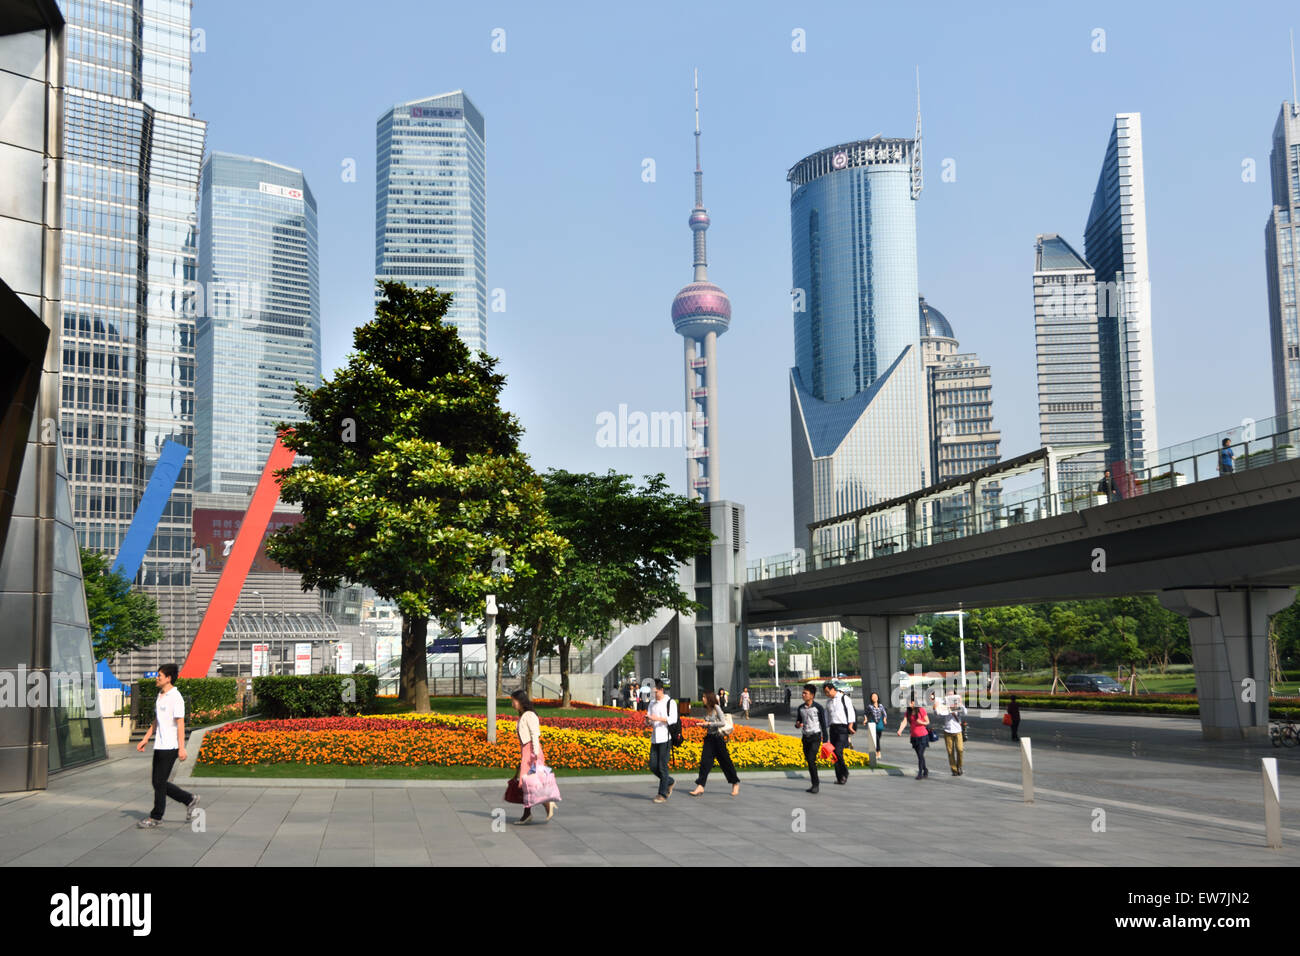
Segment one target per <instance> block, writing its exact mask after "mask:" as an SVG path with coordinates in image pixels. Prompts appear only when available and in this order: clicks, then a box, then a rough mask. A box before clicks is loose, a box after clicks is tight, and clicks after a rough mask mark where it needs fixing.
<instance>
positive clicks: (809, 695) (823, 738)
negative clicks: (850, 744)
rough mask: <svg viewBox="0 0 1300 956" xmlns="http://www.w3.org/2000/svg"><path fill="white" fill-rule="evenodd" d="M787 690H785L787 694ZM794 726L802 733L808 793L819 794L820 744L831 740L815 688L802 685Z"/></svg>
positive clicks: (813, 685)
mask: <svg viewBox="0 0 1300 956" xmlns="http://www.w3.org/2000/svg"><path fill="white" fill-rule="evenodd" d="M789 692H790V691H789V688H786V693H787V694H788V693H789ZM794 725H795V727H796V728H797V729H799V730H801V731H803V756H804V759H805V760H807V761H808V776H810V777H811V778H812V786H811V787H809V788H808V792H809V793H819V792H820V791H821V787H820V786H818V781H817V756H818V753H819V752H820V751H821V749H822V744H823V743H825V742H827V741H829V740H830V739H831V735H830V730H829V729H828V728H829V725H828V724H827V723H826V711H824V710H822V705H821V704H819V703H817V686H816V685H815V684H804V687H803V703H802V704H801V705H800V706H799V709H798V710H796V711H795V715H794Z"/></svg>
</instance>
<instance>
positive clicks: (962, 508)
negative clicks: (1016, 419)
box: [920, 296, 1002, 522]
mask: <svg viewBox="0 0 1300 956" xmlns="http://www.w3.org/2000/svg"><path fill="white" fill-rule="evenodd" d="M920 311H921V322H920V331H921V356H922V365H923V366H924V368H925V382H926V399H927V400H926V409H927V414H926V418H927V422H928V425H927V427H928V432H927V434H928V436H929V474H930V476H931V478H930V481H929V483H930V484H938V483H939V482H941V481H946V480H948V479H949V478H957V477H960V476H961V475H966V474H969V473H970V472H972V471H978V470H979V469H981V468H987V467H989V466H991V465H995V464H997V463H998V461H999V459H1000V458H1001V455H1000V454H999V450H998V446H999V444H1000V443H1001V441H1002V433H1001V432H999V431H998V430H997V429H996V428H994V427H993V371H992V369H991V368H990V367H989V366H988V365H984V364H982V363H981V362H980V360H979V356H978V355H976V354H974V353H973V352H969V353H959V352H958V351H957V349H958V347H959V343H958V342H957V339H956V337H955V336H954V335H953V331H952V325H951V324H949V322H948V319H947V318H946V317H945V316H944V314H943V313H942V312H940V311H939V310H938V309H936V308H935V307H934V306H932V305H931V304H930V303H928V302H926V301H925V297H924V296H922V297H921V302H920ZM999 494H1000V485H998V484H997V483H996V482H988V483H987V484H986V485H985V486H984V487H983V488H982V489H981V501H980V510H981V511H987V510H988V509H990V508H992V507H994V506H995V505H996V503H997V500H998V496H999ZM936 504H937V507H936V509H935V511H936V516H935V517H936V518H937V519H938V520H939V521H941V522H944V521H951V520H954V519H955V518H958V517H961V516H962V515H964V514H967V513H969V510H970V500H969V497H968V493H967V492H962V493H961V494H959V495H955V496H953V497H951V498H947V499H944V500H942V501H940V502H937V503H936Z"/></svg>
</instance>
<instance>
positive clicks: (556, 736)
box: [198, 714, 867, 771]
mask: <svg viewBox="0 0 1300 956" xmlns="http://www.w3.org/2000/svg"><path fill="white" fill-rule="evenodd" d="M682 725H683V726H682V732H683V736H684V737H685V738H686V739H685V742H684V743H683V744H682V746H681V747H678V748H675V749H674V750H673V752H672V753H673V755H672V764H671V766H672V767H673V768H674V769H678V770H691V769H694V768H695V767H697V766H698V765H699V762H700V748H701V744H702V742H703V740H704V734H705V728H704V726H703V725H702V724H700V722H699V721H696V720H693V719H692V718H685V719H684V720H683V721H682ZM486 728H487V721H486V719H485V718H484V717H481V716H479V717H476V716H469V715H458V714H426V715H419V716H416V715H396V716H390V717H322V718H310V719H300V720H262V721H249V722H244V723H238V724H231V725H228V726H226V727H220V728H218V729H216V730H214V731H211V732H209V733H208V734H207V735H205V736H204V738H203V746H202V747H201V749H200V751H199V755H198V762H199V763H203V764H215V765H225V766H231V765H245V766H246V765H252V764H263V763H303V764H351V765H364V764H398V765H403V766H417V765H421V764H433V765H437V766H470V767H501V768H511V767H517V766H518V765H519V743H518V737H517V736H516V733H515V720H514V718H508V717H502V718H498V720H497V742H496V743H495V744H490V743H488V742H487V731H486ZM541 728H542V748H543V750H544V751H545V753H546V761H547V763H548V764H550V765H551V766H553V767H557V768H561V769H601V770H627V771H636V770H644V769H645V768H646V767H647V765H648V763H649V758H650V739H649V728H647V727H646V726H645V724H644V721H643V718H638V717H621V718H620V717H614V718H592V719H583V718H547V719H546V720H545V721H544V722H543V723H542V725H541ZM731 740H732V742H731V745H730V746H729V748H728V750H729V752H730V754H731V759H732V761H733V762H734V763H735V765H736V766H737V767H738V768H741V769H744V768H751V769H752V768H762V767H802V766H804V759H803V748H802V746H801V745H800V742H799V741H798V740H796V739H795V738H793V737H785V736H782V735H779V734H772V733H768V732H767V731H763V730H757V729H755V728H752V727H737V728H736V731H735V733H734V734H733V735H732V738H731ZM844 757H845V761H846V762H847V763H848V765H849V766H852V767H863V766H866V765H867V757H866V755H865V754H864V753H860V752H858V751H846V752H845V755H844ZM822 762H823V763H828V762H827V761H822Z"/></svg>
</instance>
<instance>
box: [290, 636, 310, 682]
mask: <svg viewBox="0 0 1300 956" xmlns="http://www.w3.org/2000/svg"><path fill="white" fill-rule="evenodd" d="M293 672H294V673H295V674H298V675H302V674H310V673H311V645H310V644H295V645H293Z"/></svg>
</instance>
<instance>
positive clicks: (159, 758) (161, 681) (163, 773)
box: [135, 664, 199, 829]
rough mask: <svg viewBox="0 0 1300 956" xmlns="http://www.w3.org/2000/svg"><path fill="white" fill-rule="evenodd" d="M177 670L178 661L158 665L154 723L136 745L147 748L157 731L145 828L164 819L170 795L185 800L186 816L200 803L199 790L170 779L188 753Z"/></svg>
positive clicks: (142, 823) (141, 822) (137, 747)
mask: <svg viewBox="0 0 1300 956" xmlns="http://www.w3.org/2000/svg"><path fill="white" fill-rule="evenodd" d="M176 674H177V667H176V665H175V664H164V665H162V667H160V668H158V699H157V700H156V701H155V702H154V708H153V712H154V720H153V726H152V727H150V728H149V732H148V733H146V734H145V735H144V740H142V741H140V742H139V743H138V744H136V747H135V749H136V750H139V751H141V752H143V751H144V748H145V745H146V744H147V743H149V738H150V737H152V736H154V734H155V733H157V735H158V736H157V739H156V740H155V742H154V745H153V813H151V814H150V815H149V816H147V817H145V818H144V819H143V820H141V821H140V822H139V823H138V824H137V826H139V827H140V828H142V829H148V828H150V827H156V826H158V825H159V824H161V823H162V818H163V811H164V810H166V809H167V798H168V797H171V798H172V799H173V800H179V801H180V802H181V803H183V804H185V819H186V820H188V819H190V818H191V817H192V816H193V815H194V808H195V807H197V806H198V805H199V798H198V796H197V795H196V794H192V793H187V792H185V791H184V790H182V789H181V788H180V787H178V786H176V784H174V783H171V782H169V781H168V779H167V778H168V777H170V776H171V772H172V767H174V766H175V765H176V760H177V758H179V759H181V760H184V759H185V756H186V755H185V700H184V698H182V697H181V692H180V691H178V690H177V689H176Z"/></svg>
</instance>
